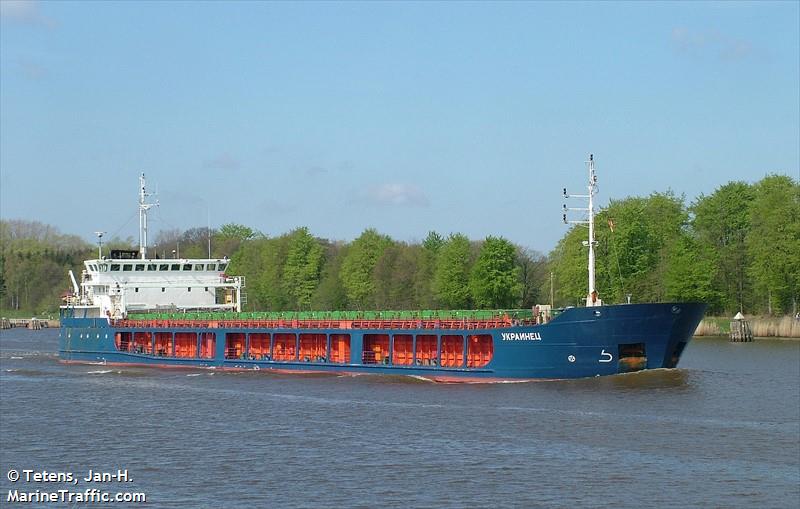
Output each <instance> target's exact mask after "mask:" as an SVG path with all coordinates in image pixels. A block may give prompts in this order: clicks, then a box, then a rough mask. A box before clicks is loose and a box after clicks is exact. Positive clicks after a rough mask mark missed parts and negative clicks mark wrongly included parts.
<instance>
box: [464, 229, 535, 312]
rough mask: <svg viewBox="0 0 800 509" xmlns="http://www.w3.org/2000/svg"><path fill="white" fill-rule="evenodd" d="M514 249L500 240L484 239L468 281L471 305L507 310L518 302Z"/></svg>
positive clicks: (506, 241)
mask: <svg viewBox="0 0 800 509" xmlns="http://www.w3.org/2000/svg"><path fill="white" fill-rule="evenodd" d="M516 255H517V249H516V247H515V246H514V244H512V243H511V242H509V241H508V240H506V239H504V238H501V237H492V236H489V237H486V240H485V241H484V242H483V246H482V247H481V250H480V254H479V255H478V259H477V260H476V261H475V265H473V267H472V271H471V274H470V280H469V288H470V294H471V295H472V302H473V303H474V304H475V305H476V306H478V307H480V308H510V307H515V306H518V305H519V303H520V293H521V292H522V283H521V282H520V268H519V266H517V264H516V260H517V256H516Z"/></svg>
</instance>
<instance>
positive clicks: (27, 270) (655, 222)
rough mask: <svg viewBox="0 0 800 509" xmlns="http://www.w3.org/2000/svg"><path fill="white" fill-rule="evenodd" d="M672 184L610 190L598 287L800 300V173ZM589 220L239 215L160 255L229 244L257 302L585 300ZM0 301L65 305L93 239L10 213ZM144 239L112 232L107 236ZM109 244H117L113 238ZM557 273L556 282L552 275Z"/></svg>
mask: <svg viewBox="0 0 800 509" xmlns="http://www.w3.org/2000/svg"><path fill="white" fill-rule="evenodd" d="M685 202H686V200H685V199H684V198H683V197H677V196H675V195H674V194H673V193H671V192H665V193H653V194H651V195H650V196H647V197H630V198H625V199H623V200H616V201H612V202H611V203H610V204H609V206H608V207H606V208H605V209H603V210H601V211H600V212H599V213H598V214H597V217H596V240H597V246H596V250H597V251H596V252H597V288H598V291H599V293H600V297H601V298H602V299H603V300H604V302H606V303H609V304H610V303H619V302H626V301H627V300H628V298H629V297H630V300H631V302H664V301H672V300H678V301H680V300H700V301H703V302H707V303H708V304H709V306H710V310H711V312H712V313H716V314H722V313H725V314H730V313H735V312H736V311H738V310H740V309H742V310H744V311H745V312H748V313H769V314H779V313H789V312H791V313H796V312H797V303H798V293H799V292H800V185H798V183H797V182H795V181H794V180H792V179H791V178H789V177H786V176H779V175H771V176H767V177H765V178H764V179H762V180H760V181H759V182H756V183H754V184H748V183H744V182H730V183H728V184H726V185H724V186H721V187H720V188H718V189H717V190H716V191H715V192H714V193H713V194H711V195H708V196H700V197H698V198H697V199H696V200H695V201H694V202H692V203H690V204H688V205H687V204H686V203H685ZM586 236H587V232H586V229H585V228H584V227H581V226H576V227H573V228H571V229H570V230H569V231H568V232H567V233H566V234H565V235H564V236H563V237H562V239H561V240H560V241H559V243H558V245H557V246H556V247H555V249H553V251H552V252H551V253H549V255H547V256H544V255H542V254H540V253H538V252H536V251H533V250H531V249H527V248H525V247H523V246H519V245H515V244H513V243H511V242H510V241H508V240H506V239H504V238H502V237H495V236H489V237H487V238H485V239H483V240H478V241H476V240H471V239H469V238H468V237H466V236H465V235H463V234H460V233H453V234H450V235H447V236H444V235H441V234H439V233H437V232H429V233H428V234H427V236H426V237H425V239H424V240H422V241H421V242H402V241H397V240H394V239H392V238H391V237H389V236H387V235H384V234H381V233H380V232H378V231H377V230H375V229H371V228H370V229H366V230H364V232H362V233H361V235H360V236H359V237H358V238H356V239H354V240H353V241H351V242H343V241H332V240H327V239H322V238H318V237H315V236H314V235H313V234H312V233H311V232H310V231H309V229H308V228H305V227H300V228H297V229H295V230H293V231H291V232H288V233H285V234H283V235H280V236H276V237H268V236H266V235H263V234H261V233H259V232H258V231H256V230H254V229H252V228H250V227H248V226H246V225H241V224H227V225H223V226H221V227H220V228H218V229H209V228H206V227H202V228H193V229H190V230H187V231H180V230H166V231H161V232H160V233H159V234H158V236H157V237H156V242H155V245H154V246H152V247H150V248H149V249H150V251H149V254H150V255H151V256H152V257H155V256H158V257H161V258H173V257H181V258H204V257H206V256H208V255H209V249H210V254H211V256H212V257H215V258H218V257H220V258H221V257H222V256H228V257H229V258H230V259H231V264H230V267H229V269H228V271H227V272H228V273H229V274H236V275H241V276H245V280H246V291H247V299H248V300H247V304H246V305H245V308H246V310H272V311H281V310H346V309H360V310H366V309H464V308H517V307H521V308H527V307H530V306H532V305H534V304H537V303H549V302H550V299H551V291H552V292H553V293H552V298H553V299H554V303H555V305H556V306H566V305H576V304H580V303H581V302H582V301H583V299H584V298H585V296H586V293H587V283H586V281H587V275H586V274H587V269H586V265H587V263H588V250H587V249H586V248H585V247H584V246H583V244H582V241H583V240H585V239H586ZM0 240H2V251H0V307H2V309H14V310H21V311H30V312H31V313H37V312H41V311H44V310H54V309H55V308H56V307H57V306H58V304H59V301H60V296H61V295H62V294H63V293H64V291H66V290H67V289H68V288H69V285H68V280H67V279H66V273H67V271H68V270H69V269H72V270H74V271H76V272H75V273H76V274H79V273H80V270H82V268H83V267H82V261H83V260H84V259H86V258H91V257H95V256H96V254H97V251H96V249H97V248H96V247H94V246H92V245H90V244H88V243H86V242H84V241H82V240H81V239H80V238H78V237H77V236H74V235H63V234H61V233H59V232H58V231H57V230H56V229H54V228H53V227H50V226H47V225H43V224H41V223H36V222H31V221H0ZM112 248H125V249H133V248H135V246H134V243H133V240H132V239H118V238H115V239H111V241H110V242H108V243H107V244H106V245H105V246H104V249H106V250H107V249H112ZM106 252H107V251H106ZM551 285H552V286H551Z"/></svg>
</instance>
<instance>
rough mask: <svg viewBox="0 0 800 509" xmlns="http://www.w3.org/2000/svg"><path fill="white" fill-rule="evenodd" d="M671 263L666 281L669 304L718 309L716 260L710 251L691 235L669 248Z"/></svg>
mask: <svg viewBox="0 0 800 509" xmlns="http://www.w3.org/2000/svg"><path fill="white" fill-rule="evenodd" d="M669 259H670V264H669V266H668V267H667V270H666V274H665V281H664V287H665V291H666V298H667V299H668V300H672V301H700V302H705V303H707V304H708V305H709V306H711V307H715V306H718V304H719V302H720V300H721V294H720V292H719V291H718V290H717V289H716V288H715V286H714V275H715V266H716V260H715V256H714V251H713V249H712V248H711V247H709V246H706V247H703V246H700V245H698V243H697V242H696V241H695V240H694V239H692V237H690V236H689V235H683V236H681V238H680V239H678V240H677V241H676V242H675V243H674V244H672V246H670V249H669Z"/></svg>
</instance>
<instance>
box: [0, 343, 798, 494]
mask: <svg viewBox="0 0 800 509" xmlns="http://www.w3.org/2000/svg"><path fill="white" fill-rule="evenodd" d="M57 334H58V333H57V331H56V330H45V331H27V330H16V329H13V330H8V331H2V333H1V334H0V470H1V471H2V479H1V480H0V495H2V498H1V499H0V505H1V506H4V507H15V506H20V507H22V506H25V507H53V506H54V505H55V506H59V505H60V506H70V507H85V506H92V507H95V506H97V507H99V505H97V504H95V505H92V504H87V503H83V502H81V503H75V502H73V503H72V504H37V503H33V504H25V503H13V502H12V503H8V501H7V499H8V496H9V491H10V490H19V491H26V492H32V491H36V490H39V491H57V490H58V489H65V490H72V491H76V492H77V491H80V492H84V491H85V490H86V489H90V488H97V489H100V490H102V491H106V492H111V493H117V492H141V493H144V494H145V495H146V497H147V504H146V505H147V507H164V508H171V507H191V508H202V507H209V508H212V507H213V508H217V507H224V508H233V507H276V508H284V507H286V508H293V507H335V508H339V507H364V508H373V507H397V508H406V507H455V508H462V507H525V508H528V507H565V508H573V507H615V508H620V507H636V508H639V507H643V506H650V507H704V508H705V507H725V508H736V507H742V508H755V507H758V508H768V507H787V508H797V507H799V506H800V342H797V341H780V340H757V341H756V342H754V343H750V344H744V343H739V344H735V343H729V342H728V341H727V340H725V339H723V338H711V339H709V338H703V339H696V340H694V341H692V342H691V343H690V344H689V346H688V347H687V350H686V351H685V353H684V357H683V359H682V361H681V364H680V369H676V370H656V371H652V372H645V373H636V374H630V375H620V376H615V377H605V378H594V379H585V380H577V381H548V382H529V383H515V384H476V385H458V384H456V385H441V384H433V383H428V382H422V381H417V380H413V379H408V378H403V377H386V376H357V377H352V376H333V375H325V376H320V375H275V374H268V373H264V372H259V373H230V372H217V371H212V370H201V369H198V370H193V369H192V370H165V369H163V370H162V369H156V368H152V369H150V368H116V367H114V368H112V367H107V366H94V365H65V364H61V363H59V362H58V358H57V355H56V351H57ZM12 469H13V470H16V471H17V472H20V473H22V472H23V471H24V470H30V469H33V470H36V471H41V470H46V471H48V472H72V473H73V474H74V477H75V478H76V480H78V484H77V485H71V484H65V483H63V482H58V481H56V482H50V483H43V482H42V483H37V482H34V481H30V482H26V481H25V480H24V479H22V480H19V481H17V482H14V483H12V482H10V481H9V480H8V477H9V475H8V473H9V471H10V470H12ZM89 469H93V470H94V471H101V472H113V473H116V472H117V471H118V470H119V469H123V470H127V471H128V478H129V480H130V481H129V482H105V483H100V482H91V481H84V480H83V479H79V478H82V477H84V476H85V475H86V473H87V472H88V470H89ZM23 475H24V474H23ZM123 480H124V479H123ZM62 481H63V480H62ZM113 505H116V506H118V507H135V506H140V505H141V504H113Z"/></svg>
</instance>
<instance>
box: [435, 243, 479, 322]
mask: <svg viewBox="0 0 800 509" xmlns="http://www.w3.org/2000/svg"><path fill="white" fill-rule="evenodd" d="M470 251H471V247H470V242H469V239H468V238H467V237H466V236H465V235H462V234H460V233H456V234H452V235H450V237H449V238H448V239H447V242H445V244H444V245H443V246H442V247H441V248H440V249H439V256H438V257H437V260H436V273H435V275H434V280H433V291H434V294H435V295H436V299H437V301H438V302H439V303H440V304H442V305H443V306H444V307H445V308H449V309H458V308H466V307H469V305H470V291H469V273H470V265H471V253H470Z"/></svg>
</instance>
